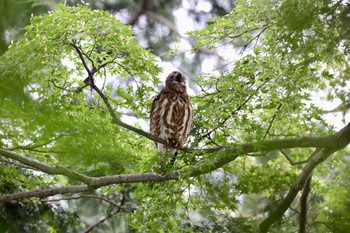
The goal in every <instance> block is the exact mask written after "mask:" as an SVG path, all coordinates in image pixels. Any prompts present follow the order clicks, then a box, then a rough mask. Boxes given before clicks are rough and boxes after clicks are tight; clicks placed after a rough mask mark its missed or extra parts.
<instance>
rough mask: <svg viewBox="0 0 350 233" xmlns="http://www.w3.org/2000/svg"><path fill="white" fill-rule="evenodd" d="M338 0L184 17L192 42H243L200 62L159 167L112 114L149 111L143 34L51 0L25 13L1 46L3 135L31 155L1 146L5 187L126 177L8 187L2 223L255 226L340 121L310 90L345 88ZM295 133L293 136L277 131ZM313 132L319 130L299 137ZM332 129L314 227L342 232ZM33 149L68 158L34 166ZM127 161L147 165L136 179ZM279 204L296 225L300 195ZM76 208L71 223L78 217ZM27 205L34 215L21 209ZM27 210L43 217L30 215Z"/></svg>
mask: <svg viewBox="0 0 350 233" xmlns="http://www.w3.org/2000/svg"><path fill="white" fill-rule="evenodd" d="M174 4H175V3H174ZM349 9H350V6H349V4H347V3H344V2H343V1H338V2H333V1H328V0H319V1H314V2H311V1H299V0H287V1H283V2H280V1H237V3H236V5H235V8H234V9H233V10H232V11H231V12H230V13H229V14H227V15H225V16H223V17H220V18H213V19H210V21H209V25H208V27H206V28H205V29H203V30H198V31H194V32H192V33H191V36H193V37H194V38H196V40H197V41H198V43H197V49H204V48H205V49H211V50H215V51H220V49H221V48H225V49H224V50H226V52H227V51H229V52H228V53H232V54H233V53H234V52H238V53H239V56H234V57H233V56H232V55H231V56H229V60H228V61H227V64H226V65H225V66H224V67H221V69H219V70H220V74H219V75H217V73H212V74H202V75H200V76H198V77H197V79H196V80H195V82H196V84H197V85H198V87H199V88H200V91H199V93H197V94H196V96H194V97H193V98H192V102H193V107H194V109H195V128H194V130H193V132H192V134H191V138H190V143H189V145H188V146H189V147H190V148H192V149H193V150H192V151H189V149H187V151H182V152H180V155H179V158H178V161H177V162H176V164H175V166H174V167H173V168H169V170H168V171H167V174H159V175H156V176H154V174H153V173H151V172H152V169H153V168H154V167H155V166H156V163H157V159H158V155H157V153H156V150H155V149H154V148H153V142H151V141H150V140H148V139H147V138H146V137H143V136H145V135H146V136H147V133H145V132H143V131H142V132H140V131H138V130H135V128H133V127H132V126H130V125H132V124H133V122H127V123H128V125H125V124H123V123H122V122H121V121H120V119H131V118H130V117H129V118H126V117H125V115H127V114H129V113H130V112H132V115H133V116H137V120H138V121H137V122H140V123H141V125H144V124H145V123H144V122H145V120H147V116H148V113H149V107H150V102H151V99H152V96H153V95H154V93H153V88H154V86H156V85H158V84H159V83H160V81H159V79H158V75H159V72H160V68H159V67H158V65H157V59H156V57H155V56H154V55H152V54H151V53H150V52H149V51H148V50H146V49H143V48H141V47H140V46H139V45H138V43H137V41H136V40H135V38H134V36H133V32H132V30H131V28H130V27H129V26H125V25H124V24H123V23H121V22H120V21H118V20H116V19H115V18H114V17H113V16H111V15H110V14H109V13H107V12H104V11H100V10H91V9H90V8H88V7H86V6H77V7H68V6H66V5H64V4H59V5H58V7H57V8H56V9H55V11H53V12H50V13H49V14H47V15H42V16H37V17H33V18H32V20H31V24H30V25H28V26H27V27H26V28H25V34H24V36H23V37H22V38H21V39H20V40H19V41H18V42H17V43H14V44H12V45H11V46H10V48H9V50H8V51H7V52H6V53H5V54H4V55H2V56H1V61H2V62H1V63H0V73H1V76H0V79H1V82H0V89H1V92H0V104H1V110H0V121H1V124H0V135H1V138H0V149H4V150H6V151H10V152H12V153H16V154H18V155H21V156H22V157H23V158H25V159H27V160H26V161H27V162H26V163H24V164H25V165H24V164H23V161H24V160H18V159H17V160H16V159H10V158H9V157H6V156H5V154H6V153H4V152H3V150H1V151H0V155H1V157H0V174H1V177H0V179H1V185H0V191H1V194H2V196H1V197H0V198H2V197H6V196H5V195H9V196H11V195H12V194H14V193H20V194H21V193H24V192H26V191H30V190H40V189H43V190H48V189H49V188H52V187H54V186H60V187H63V188H67V189H68V187H73V186H74V185H77V186H78V185H82V183H85V184H86V185H89V184H90V183H89V182H88V181H89V180H92V179H93V178H96V179H95V180H98V178H101V179H102V178H105V179H108V178H118V177H124V179H123V180H122V182H119V183H118V184H119V185H111V183H108V185H100V186H90V187H89V188H90V190H88V191H87V192H85V193H84V194H82V195H81V196H77V194H75V193H65V192H63V191H62V192H61V193H60V194H61V195H59V196H58V198H61V199H58V200H60V201H61V202H57V203H55V204H53V202H56V201H57V200H52V199H50V197H49V196H50V195H47V196H43V197H40V198H39V197H38V196H36V195H34V197H38V198H35V199H25V200H23V201H22V200H19V201H18V200H17V199H15V200H17V202H16V203H14V204H13V203H6V204H4V205H2V206H1V207H0V221H1V224H0V226H6V227H7V228H6V229H12V230H13V231H51V232H62V231H80V230H83V229H90V228H91V227H92V228H93V229H94V230H96V232H106V231H108V230H111V229H118V230H119V231H125V232H146V231H149V232H257V228H258V225H259V224H260V223H261V222H262V221H263V220H264V219H266V218H267V216H269V215H271V213H273V211H274V210H276V209H278V208H279V206H280V204H281V203H282V202H283V201H284V200H285V199H286V196H287V193H288V192H290V190H291V189H293V186H292V184H294V183H295V181H296V180H299V179H301V178H300V177H301V176H302V174H304V173H306V172H308V171H307V170H306V168H308V166H309V165H310V164H311V165H310V166H312V165H315V166H317V165H318V164H316V163H313V161H312V159H313V157H312V156H315V154H316V152H319V151H321V152H322V151H323V149H322V148H324V147H325V148H326V149H329V148H330V146H329V144H328V147H327V146H326V144H327V142H329V141H331V140H333V139H334V138H341V136H342V135H340V134H336V137H328V138H324V137H323V136H327V135H331V134H334V133H335V129H334V127H333V126H332V125H331V124H329V122H327V121H326V120H325V117H326V116H327V114H328V113H327V112H326V111H325V110H324V109H323V108H321V107H320V106H317V105H316V104H315V103H314V102H313V100H314V95H315V93H318V92H323V93H326V94H327V95H326V96H327V98H328V100H334V99H337V98H339V99H340V100H342V101H343V102H346V100H347V96H348V90H346V88H344V87H346V86H347V85H349V82H348V77H349V71H350V69H349V64H348V62H347V61H348V60H349V54H348V51H349V33H346V32H348V31H349V24H347V22H348V16H347V13H348V11H349ZM148 36H149V35H148ZM158 42H159V41H155V43H154V44H153V45H152V46H155V47H156V46H158V45H159V44H158ZM159 43H160V42H159ZM152 46H151V47H152ZM162 49H164V48H162ZM162 49H161V50H160V51H162ZM223 55H224V56H227V54H223ZM213 113H214V114H213ZM343 113H344V115H343V119H344V121H345V119H346V117H347V114H346V111H344V112H343ZM132 119H133V120H134V121H136V120H135V119H136V118H132ZM136 126H137V125H136ZM142 135H143V136H142ZM295 138H296V139H297V140H296V141H297V142H298V143H297V144H296V145H293V146H291V145H290V144H288V142H290V141H288V140H290V139H295ZM310 138H311V139H312V140H314V141H317V140H318V141H317V142H321V143H319V144H317V145H316V146H315V144H313V145H310V144H307V143H306V142H307V139H310ZM311 139H310V140H311ZM312 140H311V141H312ZM347 140H348V139H347ZM331 142H332V141H331ZM336 142H337V143H335V145H332V146H333V147H331V149H333V150H334V151H337V150H339V151H337V152H336V153H335V154H334V155H331V156H330V158H329V160H326V161H325V162H322V161H321V160H320V162H322V163H321V164H320V165H318V166H317V167H316V169H315V171H314V172H313V183H312V194H313V195H312V197H311V198H310V202H309V203H310V204H309V209H310V214H309V215H308V219H307V221H308V223H309V224H308V227H309V229H308V230H309V231H310V232H318V231H328V230H330V231H334V232H341V231H342V230H343V229H346V227H347V226H348V222H349V221H350V220H349V219H348V216H347V213H348V211H349V208H348V207H349V203H348V200H347V197H348V194H349V193H348V191H347V188H346V187H347V186H348V185H349V184H348V183H349V182H348V179H349V174H348V166H347V165H346V164H347V163H348V159H349V158H348V149H345V150H340V149H342V148H341V147H340V146H339V145H338V144H341V143H338V141H336ZM279 143H280V144H281V145H282V146H281V145H277V144H279ZM283 143H284V144H283ZM322 143H323V144H324V145H323V144H322ZM347 143H348V142H347ZM269 145H270V146H269ZM283 145H285V146H283ZM337 146H339V147H337ZM312 147H317V148H318V149H320V150H318V149H317V150H316V151H315V152H313V151H314V148H312ZM198 148H204V149H203V150H200V149H198ZM205 148H207V149H205ZM208 148H209V149H208ZM275 148H282V149H275ZM190 152H192V153H190ZM325 158H327V157H325ZM35 162H40V163H41V165H42V164H47V165H50V168H53V169H61V170H60V171H62V169H63V171H64V172H61V173H58V174H60V175H57V173H55V174H54V175H49V174H45V173H46V172H42V171H43V169H40V166H37V165H36V167H35V166H34V165H35ZM316 162H317V161H316ZM305 164H307V165H306V166H305ZM39 165H40V164H39ZM310 166H309V167H310ZM38 167H39V168H38ZM212 167H215V168H216V169H215V171H212V170H210V169H211V168H212ZM34 168H36V169H38V170H39V171H37V170H36V169H34ZM40 171H41V172H40ZM208 171H211V172H208ZM140 173H144V174H140ZM129 174H131V175H130V176H127V175H129ZM118 175H120V176H118ZM123 175H125V176H123ZM133 175H134V176H133ZM137 175H138V177H139V178H140V177H141V178H142V177H144V179H143V180H142V179H141V178H140V180H141V181H142V182H140V180H138V183H132V182H136V181H132V178H133V177H135V176H137ZM152 175H153V176H152ZM76 177H78V178H79V179H76ZM81 177H85V178H86V177H87V180H88V181H86V180H84V179H85V178H84V179H80V178H81ZM147 177H153V178H152V179H147ZM154 177H155V178H154ZM160 181H162V182H160ZM303 181H305V180H303ZM121 183H123V184H121ZM130 183H132V184H130ZM291 186H292V187H291ZM97 187H101V188H98V189H96V188H97ZM301 188H302V187H300V189H301ZM62 190H63V189H62ZM38 192H40V191H38ZM44 197H46V198H47V199H43V198H44ZM48 197H49V198H48ZM76 199H80V200H78V201H74V200H76ZM51 202H52V203H51ZM62 202H63V203H64V204H65V205H66V207H64V206H61V205H60V204H58V203H62ZM101 202H103V203H104V204H101ZM48 203H50V204H48ZM10 207H11V208H10ZM289 207H290V210H288V211H286V212H283V213H282V214H284V215H283V218H281V219H278V223H277V224H275V225H273V226H272V227H271V228H270V230H271V232H280V231H281V230H283V231H284V232H295V231H296V229H297V228H298V224H297V219H298V214H295V212H298V211H293V210H298V209H299V203H298V201H297V200H294V202H293V203H292V204H291V205H290V206H289ZM91 212H93V213H95V212H98V213H96V214H95V216H91ZM38 213H39V214H38ZM77 215H79V222H78V221H73V218H74V217H76V216H77ZM38 216H39V217H38ZM55 216H58V217H59V218H57V220H54V217H55ZM97 216H98V217H97ZM13 218H17V219H18V223H17V221H16V222H15V221H14V222H11V219H13ZM29 218H30V219H32V221H31V222H30V224H28V225H26V226H25V225H23V224H21V223H23V221H24V220H23V219H29ZM104 218H105V220H103V219H104ZM91 219H93V220H95V222H94V221H92V220H91ZM101 219H102V220H103V221H102V220H101ZM36 221H41V223H42V224H41V225H38V228H35V226H36V225H33V224H34V223H35V222H36ZM96 221H97V222H96ZM276 221H277V220H276ZM9 223H10V224H9ZM26 227H29V228H28V229H27V228H26ZM0 229H1V228H0ZM1 230H2V229H1ZM111 231H112V230H111Z"/></svg>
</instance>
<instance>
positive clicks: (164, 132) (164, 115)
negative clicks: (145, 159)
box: [150, 71, 193, 163]
mask: <svg viewBox="0 0 350 233" xmlns="http://www.w3.org/2000/svg"><path fill="white" fill-rule="evenodd" d="M192 126H193V111H192V106H191V103H190V99H189V97H188V95H187V93H186V80H185V76H184V75H183V74H181V73H180V72H178V71H173V72H172V73H170V74H169V75H168V77H167V78H166V81H165V87H164V88H163V90H162V91H161V92H160V93H159V94H158V95H157V96H156V97H155V98H154V100H153V103H152V110H151V123H150V128H151V134H152V135H154V136H157V137H158V138H161V139H164V140H166V141H168V142H169V143H170V144H171V145H172V147H166V146H165V145H163V144H161V143H158V142H155V143H156V145H157V148H158V151H159V152H163V153H166V152H170V153H171V154H173V155H174V158H173V160H172V163H174V161H175V157H176V155H177V150H178V148H180V147H182V146H183V145H184V144H185V142H186V140H187V138H188V135H189V133H190V131H191V129H192Z"/></svg>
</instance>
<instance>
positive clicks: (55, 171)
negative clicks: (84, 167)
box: [0, 148, 91, 184]
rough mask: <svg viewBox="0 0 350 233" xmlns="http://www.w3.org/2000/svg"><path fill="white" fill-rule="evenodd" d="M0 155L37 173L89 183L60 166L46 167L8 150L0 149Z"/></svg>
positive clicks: (83, 176) (88, 178) (87, 178)
mask: <svg viewBox="0 0 350 233" xmlns="http://www.w3.org/2000/svg"><path fill="white" fill-rule="evenodd" d="M0 155H1V156H3V157H6V158H10V159H13V160H16V161H18V162H21V163H23V164H25V165H27V166H30V167H32V168H35V169H38V170H39V171H42V172H45V173H47V174H51V175H65V176H67V177H70V178H72V179H75V180H79V181H81V182H83V183H86V184H87V183H89V182H90V179H91V178H90V177H88V176H85V175H84V174H81V173H79V172H76V171H73V170H70V169H68V168H66V167H63V166H61V165H53V166H50V165H47V164H45V163H42V162H39V161H37V160H34V159H30V158H27V157H24V156H22V155H19V154H17V153H14V152H12V151H8V150H5V149H2V148H0Z"/></svg>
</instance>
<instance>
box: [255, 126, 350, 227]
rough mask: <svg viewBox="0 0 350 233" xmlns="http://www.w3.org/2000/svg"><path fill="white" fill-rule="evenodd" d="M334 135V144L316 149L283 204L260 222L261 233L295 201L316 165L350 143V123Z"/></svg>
mask: <svg viewBox="0 0 350 233" xmlns="http://www.w3.org/2000/svg"><path fill="white" fill-rule="evenodd" d="M334 137H335V139H336V140H335V141H334V144H333V145H327V146H326V145H324V146H323V148H322V149H320V148H318V149H316V150H315V152H314V153H313V155H312V157H311V159H310V160H309V161H308V163H307V164H306V165H305V167H304V168H303V170H302V171H301V173H300V175H299V177H298V178H297V180H296V181H295V182H294V184H293V185H292V187H291V188H290V189H289V192H288V194H287V196H286V197H285V198H284V199H283V201H282V202H281V204H280V205H278V206H277V207H276V208H275V209H274V210H272V212H271V213H270V215H269V216H268V217H267V218H266V219H265V220H264V221H263V222H262V223H261V224H260V226H259V229H260V232H261V233H263V232H267V231H268V229H269V228H270V226H271V225H272V224H273V223H275V222H276V221H278V220H279V219H280V218H281V217H282V216H283V214H284V213H285V212H286V210H287V209H288V207H289V206H290V205H291V203H292V202H293V201H294V199H295V197H296V195H297V194H298V192H299V191H300V190H301V189H302V188H303V187H304V185H305V183H306V181H307V179H308V178H309V177H310V174H311V173H312V171H313V170H314V169H315V167H316V166H317V165H318V164H320V163H322V162H323V161H325V160H326V159H327V158H328V157H329V156H330V155H331V154H332V153H334V152H335V151H338V150H341V149H343V148H344V147H345V146H347V145H348V144H349V143H350V123H349V124H348V125H347V126H345V127H344V128H343V129H342V130H340V131H339V132H338V133H336V134H335V135H334Z"/></svg>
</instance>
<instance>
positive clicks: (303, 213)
mask: <svg viewBox="0 0 350 233" xmlns="http://www.w3.org/2000/svg"><path fill="white" fill-rule="evenodd" d="M311 180H312V174H311V175H310V177H309V178H308V179H307V181H306V184H305V186H304V189H303V193H302V194H301V197H300V215H299V233H305V232H306V223H307V198H308V196H309V193H310V191H311Z"/></svg>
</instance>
